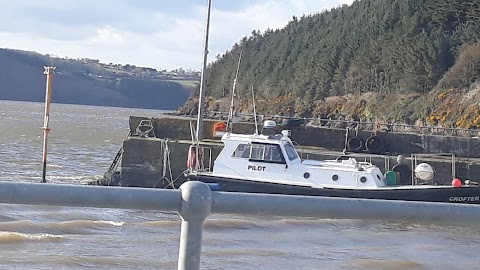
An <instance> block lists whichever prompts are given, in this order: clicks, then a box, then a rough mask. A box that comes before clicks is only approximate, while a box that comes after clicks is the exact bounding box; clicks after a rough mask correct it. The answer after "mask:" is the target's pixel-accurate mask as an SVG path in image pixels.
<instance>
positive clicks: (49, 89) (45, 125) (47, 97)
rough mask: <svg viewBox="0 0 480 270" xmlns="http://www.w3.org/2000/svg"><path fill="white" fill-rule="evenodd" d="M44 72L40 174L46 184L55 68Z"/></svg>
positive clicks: (49, 68) (48, 68)
mask: <svg viewBox="0 0 480 270" xmlns="http://www.w3.org/2000/svg"><path fill="white" fill-rule="evenodd" d="M44 68H45V71H44V72H43V74H45V75H47V85H46V87H45V114H44V117H43V155H42V163H43V173H42V183H46V182H47V179H46V175H47V141H48V132H50V128H49V127H48V121H49V118H50V98H51V95H52V76H53V74H54V71H55V67H44Z"/></svg>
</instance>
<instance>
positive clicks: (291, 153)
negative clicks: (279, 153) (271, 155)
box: [285, 143, 298, 161]
mask: <svg viewBox="0 0 480 270" xmlns="http://www.w3.org/2000/svg"><path fill="white" fill-rule="evenodd" d="M285 152H287V157H288V159H289V160H290V161H292V160H295V159H297V158H298V154H297V150H295V147H293V145H292V144H291V143H287V144H285Z"/></svg>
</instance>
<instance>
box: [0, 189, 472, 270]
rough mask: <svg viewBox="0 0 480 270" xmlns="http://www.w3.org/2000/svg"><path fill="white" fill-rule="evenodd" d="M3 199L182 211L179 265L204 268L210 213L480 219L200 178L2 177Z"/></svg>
mask: <svg viewBox="0 0 480 270" xmlns="http://www.w3.org/2000/svg"><path fill="white" fill-rule="evenodd" d="M0 203H9V204H32V205H57V206H72V207H97V208H121V209H139V210H159V211H175V212H178V213H179V214H180V216H181V218H182V223H181V230H180V247H179V254H178V269H181V270H184V269H185V270H197V269H200V258H201V248H202V235H203V224H204V221H205V219H206V218H207V217H208V216H209V215H210V214H211V213H222V214H239V215H254V216H265V215H269V216H295V217H316V218H338V219H382V220H391V221H415V222H433V223H442V224H443V223H446V224H458V225H465V224H479V223H480V206H477V205H468V204H448V203H427V202H407V201H393V200H392V201H388V200H372V199H347V198H330V197H312V196H293V195H269V194H251V193H230V192H215V191H212V190H211V189H210V187H209V186H208V185H207V184H205V183H202V182H197V181H190V182H186V183H184V184H183V185H182V186H181V187H180V189H179V190H166V189H146V188H125V187H99V186H79V185H63V184H43V183H15V182H0Z"/></svg>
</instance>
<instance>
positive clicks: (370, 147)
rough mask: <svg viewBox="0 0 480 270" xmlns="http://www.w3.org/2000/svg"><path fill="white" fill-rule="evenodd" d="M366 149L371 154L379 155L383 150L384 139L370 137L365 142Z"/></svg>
mask: <svg viewBox="0 0 480 270" xmlns="http://www.w3.org/2000/svg"><path fill="white" fill-rule="evenodd" d="M365 148H366V149H367V151H368V152H369V153H372V154H379V153H381V152H382V150H383V140H382V138H380V137H378V136H376V135H372V136H370V137H368V139H367V140H366V141H365Z"/></svg>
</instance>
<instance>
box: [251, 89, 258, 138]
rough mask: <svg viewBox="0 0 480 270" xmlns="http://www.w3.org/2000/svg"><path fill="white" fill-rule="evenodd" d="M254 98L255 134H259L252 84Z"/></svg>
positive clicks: (253, 96) (253, 98) (253, 97)
mask: <svg viewBox="0 0 480 270" xmlns="http://www.w3.org/2000/svg"><path fill="white" fill-rule="evenodd" d="M252 100H253V119H255V135H258V123H257V110H256V109H255V94H254V92H253V85H252Z"/></svg>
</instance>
